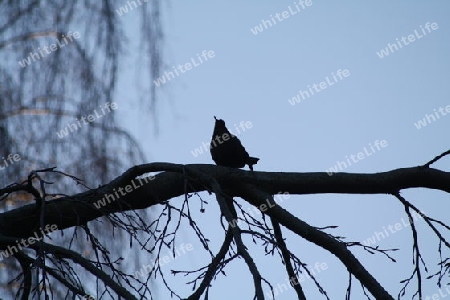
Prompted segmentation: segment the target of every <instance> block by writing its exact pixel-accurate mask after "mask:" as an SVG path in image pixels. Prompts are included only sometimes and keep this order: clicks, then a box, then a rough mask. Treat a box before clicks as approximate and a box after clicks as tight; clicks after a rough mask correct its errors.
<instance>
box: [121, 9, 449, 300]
mask: <svg viewBox="0 0 450 300" xmlns="http://www.w3.org/2000/svg"><path fill="white" fill-rule="evenodd" d="M308 4H309V5H308ZM117 5H118V7H117V8H119V7H120V5H126V1H120V3H118V4H117ZM143 5H149V2H147V3H145V4H143ZM298 8H299V9H298ZM138 9H139V8H136V9H135V10H138ZM137 13H138V12H136V11H130V12H128V13H127V14H124V15H123V16H122V17H121V18H124V21H127V20H126V18H129V19H133V18H135V17H133V14H137ZM277 14H278V17H277ZM449 15H450V4H449V3H448V2H444V1H420V2H419V1H414V2H411V1H405V0H401V1H395V2H392V1H372V2H368V1H340V2H337V1H333V2H332V1H323V2H320V1H314V0H313V1H310V2H306V1H305V2H304V3H303V6H302V4H301V3H299V2H298V1H296V2H294V1H246V2H245V3H242V2H237V1H220V2H203V1H202V2H200V1H196V2H194V3H192V1H190V2H187V1H171V3H170V5H164V10H163V25H164V30H165V37H164V38H165V40H164V51H163V53H164V59H165V64H166V65H165V67H164V68H163V70H162V73H161V76H163V75H165V72H167V73H168V72H170V71H172V72H173V73H174V68H173V66H174V67H175V68H177V66H178V65H182V66H185V65H186V64H187V63H191V64H192V65H191V68H190V69H189V70H187V69H188V68H189V67H185V69H184V72H181V71H178V74H179V75H177V76H175V75H176V74H174V75H173V77H174V78H172V79H171V80H170V81H169V80H167V79H166V83H161V81H159V82H158V81H157V83H159V85H160V86H159V87H158V89H160V90H159V91H160V99H159V101H160V102H159V105H158V116H159V121H158V122H159V128H160V132H159V134H157V135H156V134H154V133H153V130H151V129H152V128H153V126H154V125H153V124H152V120H151V118H150V117H149V114H148V112H147V111H145V109H140V106H141V104H139V103H138V101H136V100H135V99H136V98H138V95H139V93H138V91H136V90H135V84H134V83H133V82H132V80H131V79H130V81H129V82H125V83H124V84H123V86H122V87H120V88H119V91H118V100H117V103H118V105H119V108H122V107H123V109H119V110H117V114H118V118H119V119H121V120H123V126H124V127H125V128H127V129H129V130H130V132H131V133H132V134H133V135H134V136H135V137H136V139H138V140H139V141H141V144H142V146H143V148H144V151H145V153H146V155H147V158H148V162H172V163H180V164H194V163H199V164H212V163H213V161H212V159H211V156H210V154H209V151H208V152H206V153H201V154H200V153H199V152H198V151H199V150H197V152H195V149H196V148H200V147H202V145H203V143H206V144H208V143H209V141H210V139H211V135H212V131H213V127H214V118H213V117H214V116H217V117H218V118H220V119H224V120H225V122H226V124H227V126H228V128H229V129H230V130H231V131H232V132H233V133H234V134H236V132H235V131H236V129H235V127H236V126H238V125H239V124H251V126H248V127H245V128H246V129H245V131H242V132H240V133H239V134H237V135H238V137H239V138H240V139H241V141H242V143H243V145H244V146H245V148H246V149H247V151H248V152H249V153H250V155H252V156H256V157H259V158H260V161H259V162H258V164H257V165H255V171H265V172H299V173H302V172H327V171H328V172H330V168H337V169H335V171H339V172H348V173H376V172H384V171H390V170H394V169H398V168H406V167H413V166H418V165H421V164H424V163H426V162H428V161H429V160H431V159H432V158H434V157H435V156H437V155H439V154H440V153H442V152H444V151H446V150H448V149H449V148H450V142H449V140H448V133H447V132H448V128H449V126H450V116H447V114H449V113H450V97H449V90H448V82H449V75H448V74H449V73H448V70H449V65H450V63H449V62H450V60H449V59H448V53H450V43H449V39H448V37H449V36H450V19H449V18H448V16H449ZM272 18H273V19H272ZM280 19H281V21H280ZM129 21H130V22H132V20H129ZM269 21H270V22H271V26H270V24H269ZM264 24H265V26H264ZM256 27H258V28H259V29H257V28H256ZM266 27H267V28H266ZM128 29H129V30H130V31H131V30H133V27H132V26H130V28H128ZM130 43H133V41H131V42H130ZM400 46H401V47H400ZM202 53H205V54H204V56H203V57H202V56H201V55H202ZM199 56H200V58H201V59H202V60H201V61H200V58H199ZM205 56H206V57H207V59H206V57H205ZM135 63H136V62H134V63H130V64H127V65H126V67H124V68H123V72H125V74H127V73H129V74H134V73H133V72H135V67H136V64H135ZM194 64H196V65H194ZM178 70H179V69H178ZM130 78H132V76H130ZM148 84H149V85H152V84H156V83H155V82H154V81H152V80H150V79H148ZM308 92H309V93H308ZM300 93H301V95H300ZM306 93H308V94H306ZM302 95H303V96H304V97H303V96H302ZM447 107H448V108H447ZM439 109H441V110H440V111H439ZM427 115H428V116H427ZM438 116H439V118H438ZM249 122H250V123H249ZM235 124H236V126H235ZM241 128H242V127H241ZM446 129H447V130H446ZM376 145H378V146H376ZM203 152H205V149H203ZM193 153H195V154H196V155H194V154H193ZM360 153H362V154H360ZM352 155H353V160H352V158H351V157H352ZM347 159H349V161H350V162H351V164H349V163H348V161H347ZM355 161H356V162H355ZM338 162H340V164H338ZM345 162H347V163H346V165H344V163H345ZM434 167H436V168H439V169H441V170H448V169H449V168H450V160H449V159H448V158H446V159H442V160H441V161H439V162H438V163H436V164H435V165H434ZM402 195H403V196H404V197H405V198H406V199H407V200H408V201H411V202H412V203H413V204H415V205H416V206H417V207H419V209H421V210H422V211H423V212H425V213H426V214H427V215H428V216H430V217H433V218H435V219H439V220H441V221H444V222H447V224H449V223H450V216H449V214H448V207H449V205H448V203H447V202H446V201H448V198H446V197H447V195H445V194H444V193H443V192H440V191H434V190H426V189H410V190H405V191H402ZM202 197H204V199H206V200H208V203H209V204H208V206H207V207H206V213H205V214H200V213H199V205H198V199H195V198H192V202H193V206H192V207H193V208H196V209H193V211H194V212H195V214H194V215H195V216H196V217H197V218H198V224H199V226H200V227H201V228H203V229H204V230H205V235H206V236H207V237H208V238H210V240H211V245H212V249H213V252H217V251H218V247H220V243H221V241H222V238H223V232H222V231H221V230H222V229H221V228H220V225H219V211H218V208H217V202H216V201H215V200H214V198H213V197H212V196H209V195H207V194H202ZM177 201H178V203H180V199H174V203H177ZM238 201H239V202H240V203H242V204H243V205H244V207H249V205H248V204H245V203H244V202H243V201H242V200H238ZM281 205H282V206H283V207H284V208H286V209H288V210H289V211H290V212H291V213H293V214H294V215H296V216H297V217H298V218H300V219H302V220H304V221H306V222H308V223H309V224H310V225H312V226H316V227H323V226H329V225H338V226H339V227H338V228H337V229H334V230H333V231H330V233H333V234H335V235H339V236H344V237H345V238H346V240H347V241H359V242H363V241H367V239H369V238H375V239H377V240H376V244H375V245H379V246H380V247H382V248H385V249H386V248H400V249H401V250H400V251H397V252H395V253H392V256H393V257H394V258H395V259H396V261H397V262H396V263H392V262H391V261H389V260H388V259H386V258H385V257H384V256H382V255H370V254H368V253H367V252H363V251H361V250H357V249H356V248H352V249H351V250H352V251H353V252H354V254H355V255H356V256H357V258H358V259H359V260H360V261H361V262H362V263H363V264H364V265H365V266H366V267H367V269H368V270H369V271H370V272H371V273H372V274H373V275H374V276H375V277H376V278H377V280H378V281H379V282H380V283H381V284H382V285H383V286H384V287H385V288H386V289H387V290H388V291H389V292H390V294H391V295H393V296H394V297H397V294H398V293H399V291H400V289H401V287H402V284H400V281H401V280H403V279H405V278H408V277H409V276H410V275H411V273H412V271H413V265H412V258H413V254H412V238H411V228H410V226H406V225H405V224H407V216H406V215H405V212H404V209H403V207H402V205H401V204H400V203H399V201H398V200H397V199H395V198H394V197H392V196H388V195H345V194H339V195H338V194H319V195H290V197H289V198H288V199H285V200H283V202H282V203H281ZM249 211H250V209H249ZM396 224H400V226H399V225H396ZM389 226H391V228H392V227H394V226H397V227H396V228H397V230H395V229H394V230H395V232H394V233H392V232H389V231H388V233H389V235H387V234H385V235H384V237H382V236H381V235H380V232H383V231H384V230H388V228H389ZM417 228H418V230H419V241H420V243H421V247H422V248H421V250H422V252H423V255H424V259H425V261H426V263H427V267H428V268H429V270H430V274H431V273H434V272H436V271H437V265H436V263H437V258H438V252H437V249H438V241H437V239H436V237H435V235H434V234H433V233H432V232H431V230H430V229H429V228H428V227H427V226H425V224H424V222H423V220H421V219H420V218H418V219H417ZM375 232H378V235H375ZM283 233H284V234H285V236H286V238H287V245H288V247H290V248H291V249H292V251H294V252H295V254H297V255H298V256H299V257H300V258H301V259H302V261H303V262H305V263H307V264H309V265H310V266H312V267H314V266H315V265H316V266H319V268H318V269H319V270H320V272H319V271H317V269H316V276H317V279H318V280H319V282H320V284H321V285H322V286H323V288H324V289H325V290H326V291H327V293H328V295H329V297H330V298H331V299H343V298H344V296H345V292H346V288H347V281H348V274H347V272H346V270H345V268H344V267H343V266H342V265H341V264H340V262H339V261H338V260H337V259H336V258H335V257H334V256H333V255H331V254H330V253H328V252H327V251H325V250H322V249H319V248H318V247H317V246H315V245H312V244H311V243H309V242H307V241H305V240H303V239H302V238H300V237H298V236H295V235H293V234H290V233H289V232H287V231H284V232H283ZM447 234H448V232H447ZM447 236H448V235H447ZM377 237H378V238H377ZM244 241H245V242H246V244H247V246H248V247H249V251H250V254H251V255H252V256H253V257H254V259H255V260H256V262H257V263H258V266H259V268H260V271H261V273H262V275H263V276H264V277H265V278H266V279H268V280H270V282H271V283H272V284H273V285H274V288H275V287H277V284H286V278H287V275H285V272H284V268H283V265H282V264H281V262H280V259H279V257H276V256H274V257H271V256H265V255H264V252H263V247H262V246H261V245H254V244H253V243H252V241H251V239H248V238H246V239H244ZM179 243H180V244H181V243H184V244H191V245H192V250H191V251H187V252H186V253H185V254H183V255H181V256H180V257H179V258H178V259H177V262H176V263H175V262H171V263H170V264H169V263H168V264H167V265H166V266H165V268H166V270H167V271H169V270H170V269H197V268H199V267H201V266H202V263H203V264H205V263H208V262H209V258H208V256H207V255H206V252H205V251H204V250H203V249H202V247H201V245H200V244H199V243H198V241H197V240H196V239H195V237H194V236H193V234H192V231H191V230H190V229H189V228H188V226H187V225H186V224H185V227H184V228H183V230H182V232H181V237H180V240H179ZM446 253H447V255H448V253H449V251H448V249H447V252H446ZM142 263H146V261H145V259H143V261H142ZM317 263H318V264H317ZM320 266H322V267H320ZM325 266H326V268H325ZM226 273H227V276H226V277H224V276H219V278H218V279H217V280H216V281H215V282H213V286H212V287H211V289H210V297H211V299H221V298H223V296H224V295H226V296H227V297H230V298H232V297H235V298H237V299H251V298H252V296H253V293H254V288H253V285H252V279H251V276H250V273H249V271H248V269H247V267H246V266H245V264H244V263H243V261H242V260H240V261H235V262H233V263H232V264H230V265H229V267H228V268H227V270H226ZM169 278H170V279H169V280H170V282H172V283H173V284H174V285H175V287H176V289H177V290H178V291H180V293H181V295H183V296H187V295H189V293H190V287H188V286H186V285H185V283H186V282H187V281H188V279H187V278H185V277H183V276H180V275H178V276H177V277H175V278H172V277H171V275H169ZM414 284H415V283H412V284H411V285H410V287H409V288H408V289H407V294H406V295H405V297H404V299H411V298H412V294H411V292H414V291H415V286H414ZM157 286H158V287H159V293H160V294H159V297H158V299H170V295H169V294H168V293H167V291H166V290H164V288H163V286H162V285H160V284H157ZM302 286H303V288H304V290H305V293H306V296H307V298H308V299H320V294H319V292H318V291H317V289H316V288H315V287H314V284H313V282H312V281H311V280H310V279H305V281H304V282H302ZM352 287H353V293H352V299H364V296H363V295H362V289H361V286H360V285H359V284H358V283H357V282H356V281H355V280H354V279H353V285H352ZM449 290H450V288H449ZM268 291H269V289H268V287H267V286H266V285H265V286H264V292H268ZM445 293H447V294H450V293H449V292H445V289H442V291H441V296H439V297H440V298H437V299H442V298H444V296H442V294H445ZM433 294H438V295H439V290H438V287H437V286H436V282H435V280H434V279H433V280H429V281H426V283H425V285H424V289H423V296H424V299H426V298H425V297H426V296H429V297H430V298H429V299H431V297H432V295H433ZM293 298H295V293H294V291H293V289H292V288H289V289H288V290H287V291H283V292H282V293H279V295H278V296H277V297H276V299H293ZM268 299H270V298H268ZM323 299H325V298H323Z"/></svg>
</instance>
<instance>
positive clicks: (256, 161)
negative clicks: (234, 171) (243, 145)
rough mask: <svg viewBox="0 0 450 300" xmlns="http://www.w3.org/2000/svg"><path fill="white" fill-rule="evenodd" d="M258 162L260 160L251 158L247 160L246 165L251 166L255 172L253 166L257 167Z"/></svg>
mask: <svg viewBox="0 0 450 300" xmlns="http://www.w3.org/2000/svg"><path fill="white" fill-rule="evenodd" d="M258 160H259V158H257V157H251V156H250V157H249V158H248V159H247V162H246V164H247V165H248V166H249V168H250V170H252V171H253V165H256V164H257V163H258Z"/></svg>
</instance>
